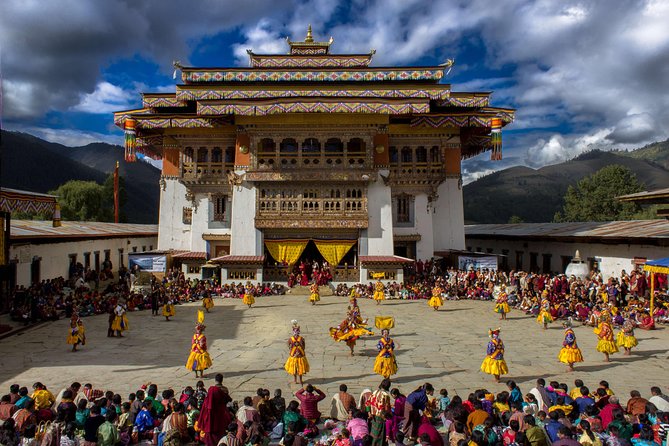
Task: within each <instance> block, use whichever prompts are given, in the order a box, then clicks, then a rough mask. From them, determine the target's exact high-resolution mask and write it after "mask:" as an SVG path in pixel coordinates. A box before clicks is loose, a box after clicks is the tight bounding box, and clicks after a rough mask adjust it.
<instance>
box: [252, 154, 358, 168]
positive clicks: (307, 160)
mask: <svg viewBox="0 0 669 446" xmlns="http://www.w3.org/2000/svg"><path fill="white" fill-rule="evenodd" d="M369 164H370V163H369V161H368V159H367V153H366V152H348V151H347V152H344V153H341V152H335V153H328V152H316V153H313V154H312V153H308V152H289V153H281V154H277V153H276V152H260V153H258V154H257V156H256V165H257V168H258V169H277V170H278V169H305V168H306V169H318V168H329V167H335V168H346V169H351V168H353V169H363V168H368V167H369Z"/></svg>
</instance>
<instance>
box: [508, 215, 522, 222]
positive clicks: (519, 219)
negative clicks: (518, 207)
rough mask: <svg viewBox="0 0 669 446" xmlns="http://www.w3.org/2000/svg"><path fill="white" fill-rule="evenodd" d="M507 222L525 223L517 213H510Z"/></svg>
mask: <svg viewBox="0 0 669 446" xmlns="http://www.w3.org/2000/svg"><path fill="white" fill-rule="evenodd" d="M509 223H525V220H523V219H522V218H521V217H519V216H517V215H512V216H511V217H509Z"/></svg>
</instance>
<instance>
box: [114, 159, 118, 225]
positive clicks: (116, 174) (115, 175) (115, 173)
mask: <svg viewBox="0 0 669 446" xmlns="http://www.w3.org/2000/svg"><path fill="white" fill-rule="evenodd" d="M114 223H118V161H116V168H115V169H114Z"/></svg>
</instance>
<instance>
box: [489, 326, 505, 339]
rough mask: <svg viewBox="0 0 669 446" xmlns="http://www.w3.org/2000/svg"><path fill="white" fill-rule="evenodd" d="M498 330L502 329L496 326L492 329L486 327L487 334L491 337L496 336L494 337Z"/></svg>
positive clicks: (497, 334)
mask: <svg viewBox="0 0 669 446" xmlns="http://www.w3.org/2000/svg"><path fill="white" fill-rule="evenodd" d="M500 331H502V329H501V328H500V327H497V328H496V329H494V330H493V329H492V328H489V329H488V336H490V337H491V338H496V337H498V336H499V332H500Z"/></svg>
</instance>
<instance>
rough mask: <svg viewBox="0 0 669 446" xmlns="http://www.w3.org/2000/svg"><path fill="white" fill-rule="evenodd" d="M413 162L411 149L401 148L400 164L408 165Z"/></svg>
mask: <svg viewBox="0 0 669 446" xmlns="http://www.w3.org/2000/svg"><path fill="white" fill-rule="evenodd" d="M412 160H413V154H412V153H411V147H406V146H405V147H402V162H403V163H410V162H412Z"/></svg>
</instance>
